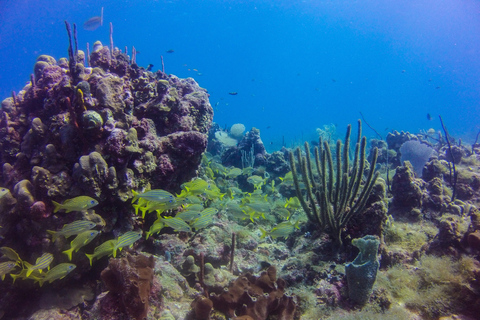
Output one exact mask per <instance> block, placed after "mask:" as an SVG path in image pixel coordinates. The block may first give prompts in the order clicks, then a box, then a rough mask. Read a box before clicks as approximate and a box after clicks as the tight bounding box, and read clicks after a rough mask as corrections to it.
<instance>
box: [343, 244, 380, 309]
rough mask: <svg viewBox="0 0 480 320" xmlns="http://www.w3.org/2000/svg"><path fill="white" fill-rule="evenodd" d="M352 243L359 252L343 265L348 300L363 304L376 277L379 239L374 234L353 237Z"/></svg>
mask: <svg viewBox="0 0 480 320" xmlns="http://www.w3.org/2000/svg"><path fill="white" fill-rule="evenodd" d="M352 244H353V245H354V246H355V247H357V248H358V249H359V250H360V252H359V253H358V256H357V257H356V258H355V260H353V261H352V262H351V263H348V264H346V265H345V271H346V274H347V282H348V295H349V298H350V301H352V302H353V303H355V304H357V305H364V304H365V303H366V302H367V301H368V299H369V298H370V294H371V293H372V288H373V284H374V283H375V279H376V278H377V271H378V267H379V265H380V264H379V262H378V259H377V252H378V246H379V245H380V241H379V240H378V238H377V237H375V236H370V235H368V236H365V237H363V238H358V239H353V240H352Z"/></svg>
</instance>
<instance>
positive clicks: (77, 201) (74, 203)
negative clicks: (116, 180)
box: [52, 196, 98, 213]
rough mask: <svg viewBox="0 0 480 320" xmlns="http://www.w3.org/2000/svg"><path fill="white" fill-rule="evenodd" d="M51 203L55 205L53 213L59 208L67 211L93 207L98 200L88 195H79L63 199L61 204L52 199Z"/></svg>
mask: <svg viewBox="0 0 480 320" xmlns="http://www.w3.org/2000/svg"><path fill="white" fill-rule="evenodd" d="M52 203H53V205H54V206H55V208H54V209H53V213H56V212H57V211H59V210H65V211H66V213H69V212H70V211H82V210H88V209H90V208H93V207H95V206H96V205H97V204H98V201H97V200H95V199H93V198H90V197H88V196H79V197H75V198H72V199H68V200H65V202H63V203H61V204H60V203H58V202H55V201H52Z"/></svg>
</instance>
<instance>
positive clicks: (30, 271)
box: [26, 267, 33, 278]
mask: <svg viewBox="0 0 480 320" xmlns="http://www.w3.org/2000/svg"><path fill="white" fill-rule="evenodd" d="M32 272H33V269H32V268H30V267H29V268H28V269H27V274H26V276H27V278H28V277H29V276H30V275H31V274H32Z"/></svg>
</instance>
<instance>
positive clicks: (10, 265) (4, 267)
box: [0, 261, 17, 281]
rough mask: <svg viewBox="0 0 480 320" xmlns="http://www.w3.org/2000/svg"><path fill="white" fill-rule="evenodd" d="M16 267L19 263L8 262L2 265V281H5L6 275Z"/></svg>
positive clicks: (0, 269) (0, 264)
mask: <svg viewBox="0 0 480 320" xmlns="http://www.w3.org/2000/svg"><path fill="white" fill-rule="evenodd" d="M16 266H17V263H16V262H15V261H7V262H2V263H0V277H2V281H3V280H4V279H5V275H6V274H8V273H10V272H11V271H12V270H13V269H15V267H16Z"/></svg>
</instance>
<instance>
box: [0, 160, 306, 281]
mask: <svg viewBox="0 0 480 320" xmlns="http://www.w3.org/2000/svg"><path fill="white" fill-rule="evenodd" d="M202 169H203V172H204V176H205V179H201V178H196V179H194V180H192V181H190V182H187V183H184V184H183V185H182V186H181V189H182V190H181V192H180V194H177V195H174V194H172V193H170V192H168V191H166V190H162V189H154V190H147V191H144V192H141V193H139V192H137V191H134V190H132V193H133V198H132V206H133V209H134V212H135V214H136V215H141V217H142V219H145V217H146V215H147V214H155V215H156V220H155V221H154V222H153V224H152V225H151V226H150V227H149V228H148V231H146V232H145V238H146V239H147V240H148V239H149V238H150V237H151V236H152V235H155V234H158V233H160V232H161V231H162V229H163V228H165V227H170V228H172V229H173V230H174V231H175V232H199V231H200V230H202V229H204V228H206V227H208V226H210V225H212V224H213V223H214V219H215V217H216V215H217V213H218V212H219V211H223V212H225V213H226V215H227V217H229V218H233V219H236V220H241V221H246V222H247V223H248V222H252V223H257V224H258V223H259V222H260V221H261V219H269V220H270V221H272V218H273V220H275V221H278V220H280V222H279V223H278V224H277V225H275V226H274V227H273V228H271V229H270V231H267V230H265V229H264V228H263V227H262V226H258V230H259V231H260V233H261V238H264V237H267V236H270V237H271V238H273V239H275V238H287V237H288V236H289V235H290V234H291V233H293V232H294V231H295V229H299V225H298V224H299V221H298V219H292V218H291V217H292V215H293V214H294V213H295V211H296V210H298V209H300V208H301V204H300V201H299V200H298V198H297V197H292V198H289V199H283V198H282V197H279V196H278V194H275V182H274V180H273V179H271V180H270V183H268V184H267V181H268V180H269V179H268V178H269V177H268V173H267V172H266V171H263V174H262V170H261V169H260V170H258V169H256V170H255V169H253V168H251V167H247V168H244V169H239V168H235V167H230V168H227V167H224V166H223V165H222V164H221V163H220V162H219V161H218V160H217V159H215V158H214V157H211V156H209V155H208V154H206V155H204V158H203V159H202ZM254 172H257V173H258V172H260V174H261V175H263V177H262V176H261V175H260V174H256V175H253V173H254ZM240 175H245V176H247V178H246V181H247V182H248V183H250V184H251V185H252V186H253V190H254V191H253V192H244V191H242V190H241V189H240V188H239V187H238V183H237V181H236V178H237V177H239V176H240ZM280 180H281V183H282V184H285V185H287V186H291V185H292V184H293V178H292V174H291V172H289V173H287V174H286V175H285V176H284V177H282V178H280ZM262 189H264V190H262ZM7 193H9V190H8V189H5V188H0V198H1V197H3V196H4V195H5V194H7ZM52 203H53V205H54V213H56V212H59V211H65V212H66V213H69V212H72V211H84V210H88V209H91V208H93V207H95V206H96V205H98V201H97V200H96V199H93V198H91V197H88V196H79V197H75V198H72V199H68V200H65V201H64V202H63V203H61V204H60V203H57V202H54V201H52ZM96 226H97V225H96V223H94V222H92V221H88V220H77V221H73V222H71V223H68V224H66V225H64V226H63V227H62V228H61V229H60V230H56V231H54V230H46V231H47V232H48V233H49V234H50V235H51V237H52V242H55V241H56V240H57V239H58V238H59V237H64V238H65V239H68V238H70V237H73V236H75V238H73V240H72V241H71V242H70V245H69V248H68V249H66V250H65V251H63V253H64V254H65V255H66V256H67V258H68V260H69V261H72V259H74V253H76V252H78V251H80V250H81V249H82V248H83V247H85V246H86V245H88V244H89V243H90V242H92V241H93V240H94V239H95V238H96V237H97V236H98V235H99V234H100V233H101V231H99V230H95V229H94V228H95V227H96ZM142 235H143V232H142V230H138V231H128V232H126V233H124V234H122V235H120V236H118V237H117V238H115V239H110V240H106V241H104V242H103V243H101V244H100V245H98V246H97V247H95V248H94V250H93V252H92V253H85V256H86V257H87V258H88V260H89V262H90V266H92V264H93V261H95V260H98V259H101V258H102V257H106V256H113V257H116V256H117V252H118V251H121V250H122V248H125V247H128V246H130V247H131V246H133V244H134V243H135V242H136V241H137V240H139V239H140V238H141V237H142ZM0 253H1V256H0V277H1V279H2V280H4V279H5V276H6V275H7V274H9V275H10V276H11V277H12V279H13V281H14V282H15V281H16V280H17V279H22V280H26V279H30V280H33V281H35V282H37V283H38V284H39V285H40V286H42V285H43V284H44V283H46V282H48V283H51V282H53V281H55V280H59V279H63V278H64V277H65V276H67V275H68V274H69V273H70V272H72V271H73V270H74V269H75V268H76V265H75V264H73V263H59V264H57V265H55V266H54V267H52V268H51V265H52V263H53V261H54V256H53V254H52V253H49V252H44V253H42V254H39V255H38V258H37V259H36V261H35V263H34V264H31V263H29V262H27V261H25V260H23V259H21V258H20V256H19V255H18V254H17V252H16V251H15V250H14V249H12V248H9V247H1V248H0Z"/></svg>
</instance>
